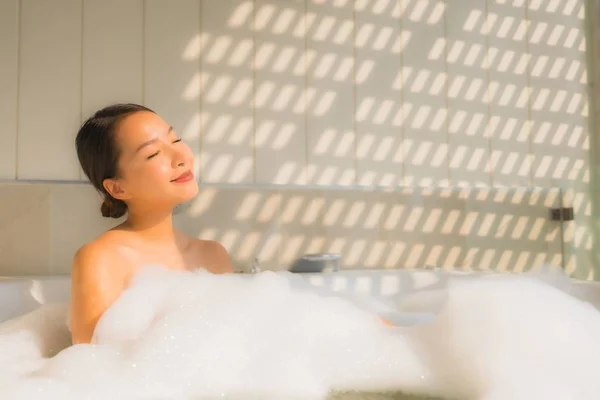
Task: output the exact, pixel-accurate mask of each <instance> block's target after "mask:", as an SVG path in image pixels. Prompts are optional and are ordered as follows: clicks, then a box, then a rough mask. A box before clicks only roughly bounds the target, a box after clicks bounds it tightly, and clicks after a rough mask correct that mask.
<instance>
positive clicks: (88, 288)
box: [70, 243, 124, 344]
mask: <svg viewBox="0 0 600 400" xmlns="http://www.w3.org/2000/svg"><path fill="white" fill-rule="evenodd" d="M121 267H122V266H121ZM122 276H123V269H122V268H119V263H118V257H116V256H115V255H114V254H112V252H111V251H110V249H107V248H106V247H105V246H102V245H100V244H97V243H90V244H87V245H85V246H83V247H82V248H81V249H79V250H78V251H77V253H76V254H75V257H74V258H73V266H72V271H71V314H70V319H71V320H70V325H71V337H72V339H73V344H78V343H90V341H91V340H92V336H93V334H94V329H95V327H96V324H97V323H98V320H99V319H100V317H101V316H102V314H104V312H105V311H106V309H107V308H108V307H109V306H110V305H111V304H112V303H113V302H114V301H115V300H116V299H117V298H118V297H119V295H120V294H121V292H122V291H123V288H124V285H123V279H122Z"/></svg>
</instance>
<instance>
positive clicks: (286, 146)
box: [254, 0, 307, 184]
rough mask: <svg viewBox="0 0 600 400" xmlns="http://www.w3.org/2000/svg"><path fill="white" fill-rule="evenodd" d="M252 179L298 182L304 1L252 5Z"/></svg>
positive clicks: (303, 176)
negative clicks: (253, 8)
mask: <svg viewBox="0 0 600 400" xmlns="http://www.w3.org/2000/svg"><path fill="white" fill-rule="evenodd" d="M255 7H256V8H255V13H254V16H255V19H254V30H255V36H254V40H255V42H254V46H255V59H254V71H255V97H254V107H255V118H256V119H255V138H254V146H255V168H256V170H255V174H256V175H255V181H256V182H260V183H275V184H304V183H306V181H307V168H306V167H307V166H306V162H307V152H306V121H305V109H306V100H307V97H306V46H305V31H306V20H305V3H304V1H298V0H289V1H275V0H257V1H256V2H255Z"/></svg>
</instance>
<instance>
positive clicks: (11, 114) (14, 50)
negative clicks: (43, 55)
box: [0, 0, 19, 179]
mask: <svg viewBox="0 0 600 400" xmlns="http://www.w3.org/2000/svg"><path fill="white" fill-rule="evenodd" d="M18 46H19V2H18V1H17V0H7V1H2V2H0V49H2V51H1V52H0V93H2V96H0V121H2V128H0V129H1V130H0V149H2V151H1V155H2V157H0V178H2V179H14V178H15V177H16V173H17V171H16V158H17V81H18V72H17V71H18Z"/></svg>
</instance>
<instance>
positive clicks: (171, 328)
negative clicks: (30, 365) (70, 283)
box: [0, 267, 426, 400]
mask: <svg viewBox="0 0 600 400" xmlns="http://www.w3.org/2000/svg"><path fill="white" fill-rule="evenodd" d="M297 283H298V282H297V281H295V280H294V279H293V276H292V274H276V273H272V272H264V273H261V274H257V275H254V276H250V277H248V276H244V277H242V276H239V275H227V276H223V275H212V274H210V273H208V272H206V271H198V272H194V273H189V272H172V271H167V270H165V269H162V268H160V267H150V268H146V269H144V270H143V271H142V272H141V273H140V274H138V275H137V276H136V277H135V278H134V279H133V281H132V284H131V286H130V287H129V288H128V289H127V290H126V291H125V292H124V293H123V295H122V296H121V297H120V298H119V299H118V300H117V301H116V302H115V304H113V306H112V307H111V308H109V309H108V310H107V311H106V313H105V314H104V315H103V317H102V318H101V320H100V321H99V323H98V325H97V328H96V331H95V332H94V337H93V344H92V345H76V346H72V347H69V348H67V349H65V350H63V351H62V352H60V353H59V354H58V355H56V356H54V357H53V358H50V359H46V360H44V362H43V365H42V366H41V367H40V368H39V369H37V370H36V371H35V372H33V373H30V374H28V375H26V376H22V377H21V379H20V380H17V381H14V382H12V384H10V385H5V386H4V387H0V392H1V393H3V399H4V398H6V399H15V400H16V399H29V398H31V396H32V395H33V394H35V396H38V397H39V398H43V399H45V400H50V399H52V400H53V399H57V400H58V399H61V400H62V399H82V398H85V399H107V398H110V399H127V400H131V399H153V400H156V399H198V398H201V399H212V398H223V396H224V397H225V398H228V399H237V398H239V399H258V398H260V399H323V398H325V397H326V396H327V394H328V392H329V391H330V390H332V389H336V390H361V391H381V390H394V389H397V388H398V387H406V386H411V385H413V384H414V383H415V382H416V383H418V384H419V385H422V382H423V380H424V379H426V378H424V377H423V376H424V375H423V374H424V372H425V371H424V370H423V367H422V365H421V364H420V362H419V361H418V359H419V357H418V356H417V355H416V354H414V353H413V351H412V349H411V348H410V346H409V345H408V344H407V342H406V338H405V336H404V334H403V333H402V332H400V331H396V330H395V329H393V328H389V327H388V326H386V325H385V324H383V323H382V322H381V320H380V319H379V317H378V316H377V315H376V314H375V313H373V312H370V311H367V310H365V309H361V308H359V307H357V306H356V305H355V304H353V302H350V301H347V300H345V299H342V298H339V297H335V296H324V295H323V293H319V291H316V290H312V289H309V285H308V284H306V285H305V286H306V287H305V288H302V287H299V286H298V284H297ZM363 304H364V299H363ZM373 304H375V303H373ZM374 307H375V308H378V307H379V308H381V307H382V305H381V304H379V305H375V306H374Z"/></svg>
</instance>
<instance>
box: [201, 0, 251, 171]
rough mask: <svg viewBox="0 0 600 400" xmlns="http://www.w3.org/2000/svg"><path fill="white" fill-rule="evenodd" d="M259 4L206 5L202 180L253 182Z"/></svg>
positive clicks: (231, 0)
mask: <svg viewBox="0 0 600 400" xmlns="http://www.w3.org/2000/svg"><path fill="white" fill-rule="evenodd" d="M252 15H253V3H252V2H251V1H248V0H226V1H218V2H215V1H210V0H206V1H204V2H203V3H202V24H201V25H202V33H201V37H202V43H203V45H202V48H203V51H202V57H201V62H202V63H201V71H202V82H203V87H202V104H201V118H202V122H201V124H202V146H201V150H202V154H201V160H202V178H203V180H204V181H210V182H228V183H240V182H252V180H253V169H254V161H253V156H254V151H253V147H252V146H253V136H254V117H253V114H254V113H253V109H252V100H253V93H254V80H253V72H252V57H253V51H254V40H253V37H252Z"/></svg>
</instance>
